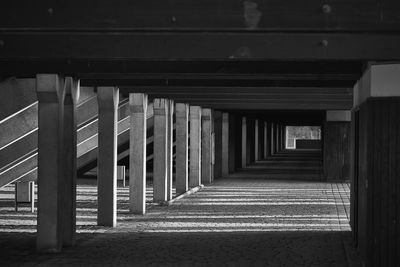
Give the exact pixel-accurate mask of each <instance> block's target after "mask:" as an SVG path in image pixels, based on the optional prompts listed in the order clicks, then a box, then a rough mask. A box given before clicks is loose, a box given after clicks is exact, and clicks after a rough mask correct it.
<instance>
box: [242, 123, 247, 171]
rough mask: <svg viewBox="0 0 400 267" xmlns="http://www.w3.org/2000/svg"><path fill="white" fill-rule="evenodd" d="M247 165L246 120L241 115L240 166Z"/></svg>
mask: <svg viewBox="0 0 400 267" xmlns="http://www.w3.org/2000/svg"><path fill="white" fill-rule="evenodd" d="M246 165H247V120H246V117H242V168H245V167H246Z"/></svg>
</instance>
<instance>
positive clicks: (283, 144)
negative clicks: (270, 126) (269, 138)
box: [281, 125, 286, 151]
mask: <svg viewBox="0 0 400 267" xmlns="http://www.w3.org/2000/svg"><path fill="white" fill-rule="evenodd" d="M285 143H286V134H285V125H281V151H283V150H285Z"/></svg>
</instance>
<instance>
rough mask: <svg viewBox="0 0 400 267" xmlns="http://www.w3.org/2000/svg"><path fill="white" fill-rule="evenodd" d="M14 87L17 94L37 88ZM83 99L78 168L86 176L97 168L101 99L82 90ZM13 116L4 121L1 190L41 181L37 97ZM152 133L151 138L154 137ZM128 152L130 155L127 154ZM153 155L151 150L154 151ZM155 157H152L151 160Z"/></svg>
mask: <svg viewBox="0 0 400 267" xmlns="http://www.w3.org/2000/svg"><path fill="white" fill-rule="evenodd" d="M10 83H11V84H12V85H14V86H15V80H14V81H13V80H11V81H6V82H3V83H1V84H0V89H2V87H6V86H10ZM29 85H30V86H28V88H27V87H26V85H25V88H19V87H17V88H13V89H14V91H18V90H20V91H23V90H30V91H32V88H33V89H34V84H33V85H32V83H30V84H29ZM81 91H82V93H81V97H80V99H79V102H78V112H77V123H78V133H77V142H78V145H77V152H78V153H77V154H78V155H77V156H78V158H77V167H78V172H79V174H83V173H85V172H86V171H89V170H91V169H93V168H95V167H96V165H97V143H98V140H97V115H98V106H97V96H96V94H95V92H94V90H93V88H85V87H83V88H81ZM128 104H129V103H128V99H122V100H121V101H120V103H119V110H118V113H119V114H118V120H119V121H118V160H122V159H123V158H124V157H127V156H128V155H129V151H128V150H129V127H130V121H129V105H128ZM8 112H9V113H11V114H10V115H8V116H7V117H5V118H2V119H1V120H0V187H3V186H6V185H8V184H10V183H13V182H15V181H18V180H20V181H34V180H36V179H37V154H38V152H37V137H38V123H37V114H38V103H37V100H36V99H34V98H32V97H31V98H30V101H26V103H25V105H24V106H22V107H21V106H18V107H16V108H15V109H14V110H13V109H9V110H8ZM147 127H148V136H149V137H148V140H147V144H148V145H149V144H151V143H152V142H153V137H152V136H151V135H152V128H153V108H152V105H149V107H148V121H147ZM150 134H151V135H150ZM127 151H128V152H127ZM150 152H151V151H150ZM151 158H152V155H148V159H151Z"/></svg>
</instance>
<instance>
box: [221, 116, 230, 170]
mask: <svg viewBox="0 0 400 267" xmlns="http://www.w3.org/2000/svg"><path fill="white" fill-rule="evenodd" d="M221 166H222V176H223V177H225V176H228V175H229V113H226V112H224V113H222V164H221Z"/></svg>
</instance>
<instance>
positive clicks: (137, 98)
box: [129, 93, 148, 214]
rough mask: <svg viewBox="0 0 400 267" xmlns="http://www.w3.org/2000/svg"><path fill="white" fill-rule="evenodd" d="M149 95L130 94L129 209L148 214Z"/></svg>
mask: <svg viewBox="0 0 400 267" xmlns="http://www.w3.org/2000/svg"><path fill="white" fill-rule="evenodd" d="M147 105H148V102H147V95H145V94H140V93H138V94H129V108H130V125H131V127H130V136H129V209H130V211H131V212H133V213H136V214H145V213H146V141H147V133H146V132H147Z"/></svg>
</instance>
